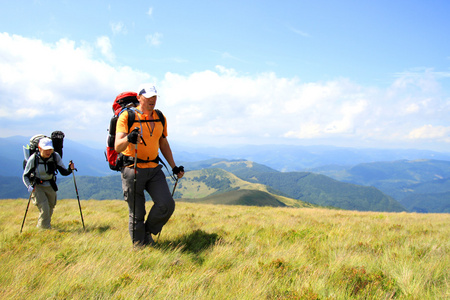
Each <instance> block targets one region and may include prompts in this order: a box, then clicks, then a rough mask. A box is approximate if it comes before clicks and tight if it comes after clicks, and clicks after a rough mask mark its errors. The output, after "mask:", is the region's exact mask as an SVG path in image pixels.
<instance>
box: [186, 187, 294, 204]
mask: <svg viewBox="0 0 450 300" xmlns="http://www.w3.org/2000/svg"><path fill="white" fill-rule="evenodd" d="M182 201H185V202H196V203H208V204H224V205H248V206H271V207H286V204H284V203H283V202H281V201H279V200H278V199H277V198H276V197H275V196H273V195H271V194H269V193H267V192H263V191H257V190H247V189H243V190H237V191H231V192H225V193H220V194H215V195H211V196H206V197H204V198H200V199H182Z"/></svg>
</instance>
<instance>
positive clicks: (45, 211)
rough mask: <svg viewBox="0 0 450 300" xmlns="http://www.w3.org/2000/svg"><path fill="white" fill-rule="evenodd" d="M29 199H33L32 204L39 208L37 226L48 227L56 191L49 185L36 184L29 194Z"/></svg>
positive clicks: (54, 203) (49, 226)
mask: <svg viewBox="0 0 450 300" xmlns="http://www.w3.org/2000/svg"><path fill="white" fill-rule="evenodd" d="M31 199H32V200H33V204H34V205H36V206H37V207H38V209H39V218H38V223H37V227H39V228H43V229H50V228H51V225H50V222H51V220H52V215H53V209H54V208H55V206H56V192H55V191H54V190H53V188H52V187H51V186H44V185H40V184H38V185H36V188H35V189H34V192H33V193H32V195H31Z"/></svg>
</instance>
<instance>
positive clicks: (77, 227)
mask: <svg viewBox="0 0 450 300" xmlns="http://www.w3.org/2000/svg"><path fill="white" fill-rule="evenodd" d="M26 204H27V200H26V199H13V200H3V201H0V231H1V232H2V234H1V235H0V253H1V255H0V274H1V280H0V299H311V300H312V299H399V300H402V299H446V298H447V296H448V282H449V281H450V275H449V272H448V270H449V269H450V256H449V255H448V253H449V251H450V241H449V239H448V236H449V235H450V218H449V217H448V215H446V214H404V213H380V212H375V213H374V212H355V211H344V210H329V209H321V208H299V209H297V208H286V207H254V206H237V205H209V204H198V203H185V202H177V205H176V209H175V212H174V214H173V216H172V218H171V219H170V221H169V222H168V223H167V225H166V226H165V227H164V228H163V231H162V232H161V235H160V236H159V237H155V240H157V245H156V246H155V247H147V248H143V249H140V250H137V249H136V250H133V249H132V245H131V241H130V236H129V233H128V224H127V222H128V209H127V206H126V204H125V203H124V202H123V201H120V200H114V201H111V200H106V201H93V200H89V201H82V202H81V205H82V210H83V215H84V222H85V225H86V231H83V227H82V225H81V220H80V214H79V210H78V205H77V201H76V200H65V199H60V200H59V201H58V204H57V206H56V208H55V212H54V214H53V220H52V225H53V228H54V229H53V230H46V231H41V230H38V229H37V228H36V227H35V224H36V222H37V216H38V211H37V209H36V207H34V206H31V207H30V210H29V212H28V215H27V219H26V222H25V226H24V229H23V232H22V234H19V230H20V226H21V223H22V220H23V214H24V211H25V208H26ZM148 205H150V203H148Z"/></svg>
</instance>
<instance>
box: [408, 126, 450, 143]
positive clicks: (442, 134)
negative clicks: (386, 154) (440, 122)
mask: <svg viewBox="0 0 450 300" xmlns="http://www.w3.org/2000/svg"><path fill="white" fill-rule="evenodd" d="M409 138H410V139H419V140H424V139H428V140H430V139H438V140H443V141H445V142H447V143H450V126H448V127H445V126H433V125H430V124H427V125H424V126H422V127H419V128H415V129H413V130H411V132H410V133H409Z"/></svg>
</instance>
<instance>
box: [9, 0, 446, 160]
mask: <svg viewBox="0 0 450 300" xmlns="http://www.w3.org/2000/svg"><path fill="white" fill-rule="evenodd" d="M0 4H1V7H2V10H1V11H0V117H1V118H0V137H8V136H12V135H24V136H32V135H34V134H37V133H45V134H50V133H51V132H52V131H53V130H62V131H64V132H65V133H66V137H67V138H69V139H72V140H76V141H82V142H90V143H91V144H92V145H93V146H100V147H101V146H102V145H104V141H105V139H106V135H107V132H106V128H107V127H108V123H109V119H110V117H111V113H112V110H111V103H112V101H113V100H114V98H115V96H116V95H117V94H118V93H120V92H122V91H128V90H133V91H136V90H137V89H138V87H139V85H140V84H141V83H144V82H153V83H155V84H156V86H157V89H158V91H159V93H160V98H159V99H158V103H157V107H159V108H160V109H161V110H162V111H163V112H164V113H165V115H166V116H167V118H168V125H169V140H170V141H171V142H174V143H179V144H181V145H182V144H184V143H189V145H190V146H193V145H196V144H198V145H230V144H294V145H317V144H325V145H335V146H344V147H377V148H420V149H430V150H437V151H447V152H448V151H449V149H450V147H449V146H450V118H449V117H448V116H449V115H450V42H449V38H448V28H450V20H449V18H448V14H449V13H450V2H448V1H403V0H400V1H129V2H125V1H45V0H40V1H20V0H19V1H4V0H2V1H0Z"/></svg>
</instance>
